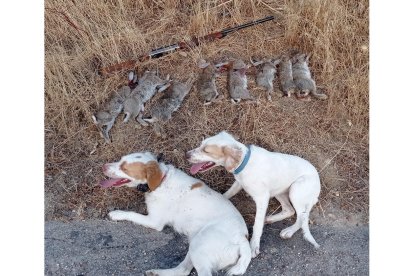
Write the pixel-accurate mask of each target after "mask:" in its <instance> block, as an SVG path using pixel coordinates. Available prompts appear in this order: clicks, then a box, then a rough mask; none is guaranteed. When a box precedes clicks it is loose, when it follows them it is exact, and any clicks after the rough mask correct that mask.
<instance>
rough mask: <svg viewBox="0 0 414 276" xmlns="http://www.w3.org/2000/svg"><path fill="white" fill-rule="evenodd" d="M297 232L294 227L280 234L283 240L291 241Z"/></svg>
mask: <svg viewBox="0 0 414 276" xmlns="http://www.w3.org/2000/svg"><path fill="white" fill-rule="evenodd" d="M296 231H297V230H296V229H294V228H292V227H288V228H285V229H283V230H282V231H281V232H280V237H281V238H282V239H290V238H291V237H292V236H293V234H295V232H296Z"/></svg>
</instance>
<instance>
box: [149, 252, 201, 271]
mask: <svg viewBox="0 0 414 276" xmlns="http://www.w3.org/2000/svg"><path fill="white" fill-rule="evenodd" d="M192 269H193V263H192V262H191V258H190V254H189V253H187V255H186V256H185V259H184V261H182V262H181V263H180V264H179V265H178V266H176V267H174V268H170V269H151V270H148V271H145V275H146V276H155V275H157V276H187V275H188V274H190V272H191V270H192Z"/></svg>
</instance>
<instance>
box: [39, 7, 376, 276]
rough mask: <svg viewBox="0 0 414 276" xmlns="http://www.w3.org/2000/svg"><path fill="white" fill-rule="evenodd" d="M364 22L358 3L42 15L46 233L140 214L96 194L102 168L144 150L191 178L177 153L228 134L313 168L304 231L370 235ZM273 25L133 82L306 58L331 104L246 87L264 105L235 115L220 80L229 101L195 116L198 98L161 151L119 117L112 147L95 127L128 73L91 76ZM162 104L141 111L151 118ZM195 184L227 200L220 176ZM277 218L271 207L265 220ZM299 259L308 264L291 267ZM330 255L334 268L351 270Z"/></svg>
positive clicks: (241, 199) (119, 195) (175, 59)
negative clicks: (314, 200)
mask: <svg viewBox="0 0 414 276" xmlns="http://www.w3.org/2000/svg"><path fill="white" fill-rule="evenodd" d="M368 11H369V3H368V1H367V0H364V1H346V2H344V1H339V0H332V1H323V0H316V1H289V0H288V1H237V0H234V1H219V0H217V1H197V0H192V1H190V0H189V1H178V0H171V1H149V0H148V1H147V0H143V1H131V0H123V1H105V2H99V1H98V2H97V1H92V0H86V1H82V2H77V3H75V2H73V1H63V0H56V1H45V221H46V225H53V222H52V221H56V220H57V221H62V222H66V223H70V222H73V221H79V220H91V219H95V220H96V219H101V220H102V219H105V218H106V215H107V213H108V212H109V211H110V210H113V209H123V210H134V211H137V212H141V213H145V211H146V210H145V204H144V200H143V195H142V194H140V193H139V192H138V191H135V190H131V189H127V188H120V189H102V188H100V187H99V186H98V185H97V183H99V181H100V180H102V178H103V177H104V176H103V174H102V172H101V167H102V165H103V164H104V163H106V162H112V161H116V160H118V159H119V158H120V157H121V156H122V155H125V154H128V153H131V152H135V151H144V150H145V151H152V152H154V153H156V154H158V153H164V156H165V160H166V161H167V162H170V163H172V164H173V165H175V166H176V167H178V168H181V169H183V170H185V171H188V170H189V167H190V165H189V164H188V163H187V162H186V161H185V159H184V152H186V151H187V150H189V149H192V148H194V147H196V146H197V145H198V144H199V143H200V142H201V141H202V139H203V137H206V136H210V135H214V134H216V133H218V132H219V131H222V130H226V131H229V132H230V133H232V134H234V135H235V136H237V137H238V138H239V140H240V141H242V142H243V143H245V144H256V145H259V146H262V147H264V148H266V149H268V150H272V151H278V152H283V153H288V154H294V155H298V156H301V157H303V158H305V159H307V160H309V161H310V162H311V163H312V164H313V165H315V167H316V168H317V169H318V171H319V173H320V176H321V182H322V183H321V184H322V191H321V195H320V197H319V202H318V204H317V205H316V206H315V207H314V209H313V210H312V212H311V224H312V225H311V227H312V226H313V227H321V228H320V229H325V228H324V227H328V228H329V227H343V226H347V227H350V229H351V228H352V227H367V225H368V223H369V131H368V130H369V93H368V90H369V87H368V72H369V36H368ZM268 15H274V16H275V17H276V19H275V20H273V21H271V22H267V23H264V24H262V25H259V26H255V27H252V28H248V29H245V30H243V31H240V32H237V33H234V34H231V35H229V36H228V37H226V38H224V39H221V40H218V41H214V42H210V43H205V44H202V45H200V47H197V48H194V49H192V50H191V51H188V52H186V53H185V54H182V53H181V54H180V53H173V54H170V55H168V56H166V57H163V58H161V59H154V60H150V61H148V62H144V63H142V64H139V66H138V67H137V68H136V70H137V72H138V73H142V71H143V70H144V69H146V68H148V69H158V70H159V72H160V74H161V75H162V76H165V75H167V74H170V75H171V77H172V78H174V79H179V80H186V79H187V78H188V77H189V76H191V75H194V76H196V75H197V74H198V72H199V71H198V69H197V61H198V60H199V59H200V58H204V59H207V60H212V61H215V62H217V61H220V60H222V59H223V58H226V57H229V56H230V57H231V56H235V57H236V56H237V57H240V58H242V59H243V60H245V62H248V60H249V58H250V57H275V56H280V55H281V54H284V53H288V52H289V51H291V50H292V49H296V50H299V51H301V52H305V53H310V54H311V59H310V68H311V72H312V74H313V76H314V77H315V80H316V83H317V85H318V86H320V87H322V88H323V90H324V91H325V92H326V93H327V94H328V97H329V98H328V99H327V100H325V101H322V100H316V99H312V101H310V102H303V101H298V100H296V99H295V98H286V97H285V98H278V97H274V98H273V101H271V102H269V101H267V100H266V94H265V92H264V91H263V90H262V89H260V88H258V87H257V86H256V85H255V82H254V78H253V76H249V77H248V78H249V88H250V90H251V93H252V95H253V96H254V97H256V98H257V99H259V104H257V105H252V104H245V103H243V104H240V105H233V104H231V103H230V102H229V101H228V98H229V96H228V92H227V89H226V75H225V74H224V75H222V76H220V77H218V79H217V85H218V88H219V92H220V93H222V94H224V95H225V97H226V99H227V100H226V101H223V102H222V103H219V104H213V105H210V106H204V105H202V102H201V101H200V99H199V98H198V95H197V91H196V90H195V89H193V90H192V91H191V92H190V94H189V95H188V96H187V98H186V99H185V101H184V103H183V105H182V107H181V108H180V109H179V110H178V111H177V112H175V113H174V115H173V118H172V119H171V121H170V122H169V123H168V124H167V126H166V132H167V137H166V138H158V137H157V136H156V135H155V133H154V131H153V130H152V128H151V127H147V128H145V127H142V128H141V127H139V125H138V124H137V123H135V122H132V121H130V122H128V123H127V124H123V123H122V118H120V117H121V116H120V117H119V118H118V119H117V121H116V123H115V125H114V127H113V129H112V130H111V136H112V140H113V141H112V143H111V144H106V143H105V142H104V140H103V139H102V138H101V137H100V136H99V134H98V131H97V128H96V126H95V125H94V124H93V122H92V119H91V116H92V114H93V113H94V112H96V111H97V110H98V109H99V108H100V107H102V106H103V104H104V103H105V101H106V100H108V98H109V97H110V95H111V93H112V92H113V91H114V90H116V88H117V87H119V86H121V85H125V84H126V82H127V80H126V72H119V73H116V74H114V75H112V76H110V77H106V78H105V77H102V76H99V75H97V74H96V72H97V70H98V69H99V68H100V66H108V65H112V64H116V63H118V62H121V61H125V60H128V59H132V58H136V57H138V56H139V55H141V54H142V53H145V52H148V51H149V50H151V49H154V48H157V47H160V46H163V45H169V44H171V43H175V42H177V41H181V40H183V39H188V38H190V37H191V36H201V35H205V34H207V33H209V32H212V31H217V30H220V29H224V28H228V27H231V26H234V25H236V24H240V23H244V22H248V21H251V20H255V19H259V18H263V17H265V16H268ZM96 60H99V61H100V64H97V63H96ZM159 96H160V95H157V96H156V97H155V98H154V99H153V100H152V101H150V102H149V103H148V105H147V106H146V112H148V110H150V109H151V106H152V104H153V103H154V101H156V100H157V98H158V97H159ZM197 177H199V178H200V179H202V180H203V181H205V182H206V183H207V184H208V185H210V186H211V187H212V188H213V189H215V190H217V191H219V192H225V191H226V190H227V189H228V188H229V187H230V185H231V183H232V181H233V179H232V175H230V174H229V173H227V172H225V171H224V170H223V169H213V170H211V171H209V172H207V173H204V174H199V175H197ZM232 202H233V203H234V204H235V206H236V207H237V208H238V209H239V210H240V212H241V213H242V215H243V217H244V218H245V219H246V222H247V224H248V225H250V226H251V225H252V223H253V219H254V214H255V206H254V202H253V201H252V200H251V198H249V197H248V196H247V195H246V194H245V193H244V192H241V193H239V194H238V195H237V196H235V197H234V199H232ZM278 208H280V207H279V204H278V202H277V201H276V200H275V199H273V200H271V201H270V205H269V209H268V212H269V213H271V212H276V211H277V210H278ZM68 225H73V224H68ZM361 225H363V226H361ZM311 229H312V228H311ZM321 231H323V230H321ZM344 231H345V232H346V231H347V230H346V229H344ZM321 235H322V234H321ZM364 235H365V234H364ZM298 236H299V235H298ZM344 237H345V238H344V240H346V236H344ZM365 242H366V243H368V239H367V238H366V239H365ZM48 244H49V243H46V245H48ZM298 246H299V245H298ZM366 246H367V245H366ZM298 250H299V249H298ZM364 250H365V249H364ZM292 252H293V251H292ZM364 252H365V251H364ZM299 253H300V254H302V253H303V252H302V251H300V250H299V251H297V252H296V251H294V253H292V254H299ZM325 253H326V254H328V253H327V252H325ZM325 253H323V254H325ZM338 254H339V255H337V256H338V260H340V259H341V256H346V253H343V252H342V253H338ZM361 254H362V253H361ZM364 254H365V253H364ZM318 256H319V255H318ZM327 256H328V255H326V256H325V257H326V258H328V257H327ZM280 257H281V258H282V256H280ZM364 258H365V257H364ZM364 258H362V259H363V262H365V261H367V260H366V259H364ZM362 259H361V260H362ZM322 260H323V259H322ZM131 261H134V260H131ZM289 262H290V261H286V262H285V265H286V266H289V265H288V263H289ZM154 265H155V264H154ZM315 269H317V268H315ZM360 271H364V272H366V271H367V268H363V269H362V270H360ZM314 274H318V273H316V272H315V273H314ZM326 274H329V273H326ZM326 274H325V275H326ZM363 274H364V273H363ZM96 275H98V274H96ZM250 275H254V274H250ZM278 275H279V274H278ZM280 275H284V274H283V272H280ZM296 275H297V274H296ZM349 275H354V274H353V273H351V272H350V273H349ZM355 275H357V274H355ZM359 275H361V274H359Z"/></svg>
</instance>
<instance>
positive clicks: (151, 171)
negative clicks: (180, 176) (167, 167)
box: [145, 161, 162, 191]
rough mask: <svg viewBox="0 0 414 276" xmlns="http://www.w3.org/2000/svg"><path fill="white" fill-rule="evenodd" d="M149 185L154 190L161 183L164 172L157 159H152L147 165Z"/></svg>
mask: <svg viewBox="0 0 414 276" xmlns="http://www.w3.org/2000/svg"><path fill="white" fill-rule="evenodd" d="M145 170H146V174H147V182H148V187H149V188H150V190H151V191H154V190H155V189H157V188H158V186H160V184H161V179H162V172H161V169H160V167H159V166H158V163H157V162H156V161H150V162H148V163H147V164H146V166H145Z"/></svg>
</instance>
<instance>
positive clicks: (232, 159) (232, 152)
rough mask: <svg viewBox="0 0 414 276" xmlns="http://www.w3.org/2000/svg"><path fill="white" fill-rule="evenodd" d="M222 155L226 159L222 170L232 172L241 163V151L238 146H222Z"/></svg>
mask: <svg viewBox="0 0 414 276" xmlns="http://www.w3.org/2000/svg"><path fill="white" fill-rule="evenodd" d="M223 153H224V156H225V158H226V160H225V162H224V168H225V169H226V170H227V171H229V172H230V171H234V170H235V169H236V168H237V166H238V165H239V164H240V162H241V158H242V150H241V149H240V148H239V147H238V146H224V147H223Z"/></svg>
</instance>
